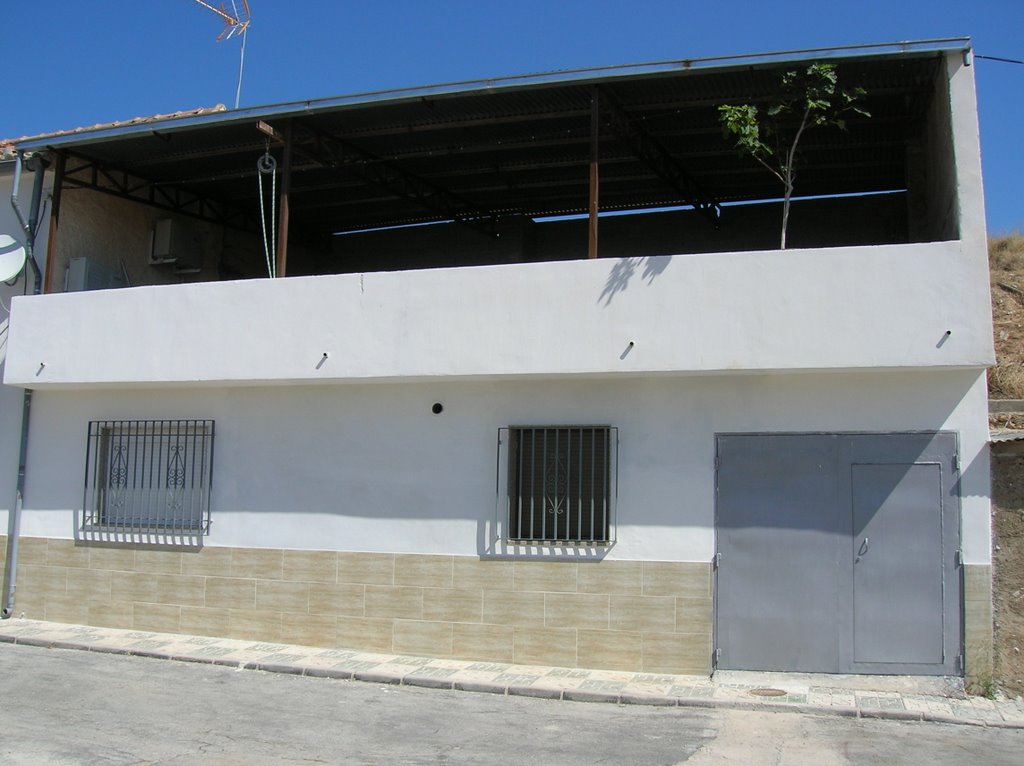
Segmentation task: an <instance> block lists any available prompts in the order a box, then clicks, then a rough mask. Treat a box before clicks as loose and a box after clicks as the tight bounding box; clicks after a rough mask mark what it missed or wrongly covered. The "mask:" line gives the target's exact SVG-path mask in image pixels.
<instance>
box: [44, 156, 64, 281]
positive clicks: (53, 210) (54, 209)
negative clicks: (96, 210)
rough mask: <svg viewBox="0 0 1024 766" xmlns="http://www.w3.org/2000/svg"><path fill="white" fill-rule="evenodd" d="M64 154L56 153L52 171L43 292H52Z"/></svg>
mask: <svg viewBox="0 0 1024 766" xmlns="http://www.w3.org/2000/svg"><path fill="white" fill-rule="evenodd" d="M67 162H68V155H67V153H66V152H58V153H57V166H56V167H55V168H54V171H53V194H52V195H51V196H50V234H49V236H48V237H47V238H46V263H45V264H44V268H45V276H44V277H43V292H44V293H51V292H53V261H54V258H55V257H56V254H57V226H58V224H59V223H60V196H61V195H60V192H61V187H62V186H63V185H64V168H65V167H66V166H67Z"/></svg>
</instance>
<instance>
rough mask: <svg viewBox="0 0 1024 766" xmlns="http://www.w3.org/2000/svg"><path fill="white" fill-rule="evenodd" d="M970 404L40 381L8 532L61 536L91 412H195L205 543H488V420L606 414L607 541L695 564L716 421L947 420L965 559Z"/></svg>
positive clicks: (839, 391)
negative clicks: (436, 409)
mask: <svg viewBox="0 0 1024 766" xmlns="http://www.w3.org/2000/svg"><path fill="white" fill-rule="evenodd" d="M434 402H441V403H443V405H444V412H443V413H442V414H441V415H434V414H432V413H431V405H432V404H433V403H434ZM985 408H986V397H985V388H984V375H983V374H982V373H981V372H980V371H978V370H960V371H930V372H873V373H857V374H851V373H809V374H778V375H729V376H689V377H674V378H667V377H664V378H657V379H646V380H640V379H629V380H626V379H619V380H577V381H568V380H545V381H539V380H536V381H518V382H453V381H448V382H444V381H436V382H425V383H393V384H363V385H360V384H356V385H341V386H305V387H247V388H203V389H194V388H193V389H177V390H145V391H142V390H135V391H103V390H93V391H74V392H70V391H50V390H47V391H42V392H39V393H38V395H37V398H36V405H35V410H34V413H33V432H32V443H31V448H30V455H29V460H30V465H31V466H32V467H33V469H32V471H31V472H30V474H29V485H28V491H27V493H26V503H27V510H26V512H25V515H24V519H23V522H22V530H23V533H24V534H26V535H40V536H53V537H64V538H68V537H72V534H73V528H74V510H75V509H77V508H79V507H80V506H81V502H82V494H83V475H84V464H85V436H86V425H87V422H88V421H89V420H90V419H103V418H111V419H115V418H167V417H174V418H178V417H190V418H191V417H194V418H214V419H215V420H216V429H217V432H216V453H215V458H214V478H213V487H214V489H213V498H212V514H213V516H212V518H213V525H212V532H211V534H210V536H209V537H208V538H207V539H206V541H205V542H206V543H207V544H209V545H216V546H221V545H223V546H256V547H260V546H264V547H284V548H297V549H303V548H308V549H323V548H327V549H339V550H365V551H394V552H422V553H455V554H467V555H473V554H480V553H487V552H489V551H491V550H493V549H492V548H491V547H490V541H491V531H492V524H493V519H494V516H495V462H496V461H495V456H496V437H497V430H498V428H499V427H501V426H506V425H508V424H510V423H515V424H530V423H533V424H541V425H544V424H579V423H608V424H611V425H615V426H617V427H618V428H619V440H620V447H619V482H618V489H619V505H618V543H617V544H616V545H615V546H614V547H612V548H611V549H610V550H609V551H607V555H608V556H610V557H612V558H622V559H638V558H652V559H663V560H682V561H707V560H709V559H710V558H711V556H712V554H713V551H714V531H713V529H714V448H715V440H714V436H715V433H716V432H730V431H843V430H852V431H895V430H917V429H922V430H927V429H951V430H955V431H957V432H958V433H959V438H960V444H961V453H962V463H963V479H962V497H963V501H962V504H963V543H964V550H965V555H966V560H967V561H968V562H969V563H987V562H988V560H989V542H988V511H989V506H988V499H987V493H988V464H987V460H988V458H987V447H986V438H987V432H986V425H987V423H986V419H985ZM547 553H550V551H549V552H547Z"/></svg>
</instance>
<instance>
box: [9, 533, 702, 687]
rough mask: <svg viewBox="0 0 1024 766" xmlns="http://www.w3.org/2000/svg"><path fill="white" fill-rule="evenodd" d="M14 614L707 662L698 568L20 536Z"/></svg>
mask: <svg viewBox="0 0 1024 766" xmlns="http://www.w3.org/2000/svg"><path fill="white" fill-rule="evenodd" d="M18 561H19V564H18V570H19V571H18V588H17V594H16V607H15V613H16V614H24V615H25V616H26V617H29V618H36V619H45V620H53V621H56V622H74V623H82V624H89V625H98V626H108V627H117V628H134V629H138V630H154V631H161V632H171V633H178V632H180V633H192V634H205V635H215V636H227V637H232V638H246V639H254V640H261V641H281V642H285V643H297V644H309V645H313V646H327V647H351V648H361V649H366V650H370V651H379V652H395V653H400V654H422V655H427V656H432V657H453V658H457V659H467V660H485V661H493V662H516V663H526V664H541V665H558V666H568V667H594V668H608V669H615V670H627V671H643V672H651V673H700V674H706V673H709V672H710V669H711V614H712V606H711V603H712V602H711V568H710V565H709V564H707V563H681V562H640V561H600V562H597V561H587V562H581V563H574V562H548V561H536V560H529V559H517V560H515V561H509V560H493V559H478V558H476V557H467V556H426V555H414V554H378V553H334V552H329V551H286V550H276V549H251V548H203V549H197V550H185V551H175V550H166V549H164V550H161V549H153V548H141V547H124V548H112V547H98V546H95V545H83V544H78V545H76V544H75V543H74V541H71V540H52V539H42V538H31V537H29V538H23V539H22V540H21V543H20V548H19V559H18Z"/></svg>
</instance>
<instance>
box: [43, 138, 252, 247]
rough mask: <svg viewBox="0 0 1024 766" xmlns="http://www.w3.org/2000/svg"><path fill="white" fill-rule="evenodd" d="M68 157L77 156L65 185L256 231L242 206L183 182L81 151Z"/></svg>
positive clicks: (65, 176)
mask: <svg viewBox="0 0 1024 766" xmlns="http://www.w3.org/2000/svg"><path fill="white" fill-rule="evenodd" d="M68 159H69V160H70V159H74V161H75V163H76V164H75V167H73V168H67V169H65V171H64V178H63V184H64V185H65V186H74V187H76V188H81V189H92V190H94V191H98V192H103V193H104V194H110V195H113V196H115V197H121V198H122V199H127V200H131V201H133V202H141V203H143V204H145V205H150V206H151V207H156V208H160V209H162V210H168V211H171V212H173V213H178V214H180V215H186V216H190V217H192V218H199V219H201V220H204V221H211V222H213V223H216V224H220V225H221V226H228V227H231V228H234V229H241V230H243V231H254V230H255V228H256V226H255V221H254V220H253V219H252V217H251V216H250V215H248V214H247V213H246V212H244V211H243V210H240V209H238V208H234V207H232V206H230V205H226V204H225V203H223V202H219V201H216V200H212V199H209V198H208V197H204V196H202V195H200V194H195V193H194V192H190V191H188V190H187V189H184V188H182V187H180V186H177V185H174V184H158V183H156V182H154V181H150V180H149V179H145V178H140V177H139V176H135V175H132V174H131V173H128V172H127V171H124V170H120V169H117V168H113V167H110V166H107V165H104V164H102V163H100V162H96V161H95V160H92V159H89V158H88V157H83V156H82V155H77V154H76V155H71V154H69V155H68ZM79 163H80V164H79ZM68 164H70V163H68Z"/></svg>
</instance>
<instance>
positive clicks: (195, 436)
mask: <svg viewBox="0 0 1024 766" xmlns="http://www.w3.org/2000/svg"><path fill="white" fill-rule="evenodd" d="M212 476H213V421H212V420H97V421H92V422H90V423H89V436H88V443H87V448H86V464H85V500H84V503H83V509H84V510H83V528H90V529H96V528H102V529H105V530H110V531H113V532H118V531H123V532H133V531H160V532H181V533H188V534H205V533H206V532H207V531H208V530H209V526H210V484H211V479H212Z"/></svg>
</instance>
